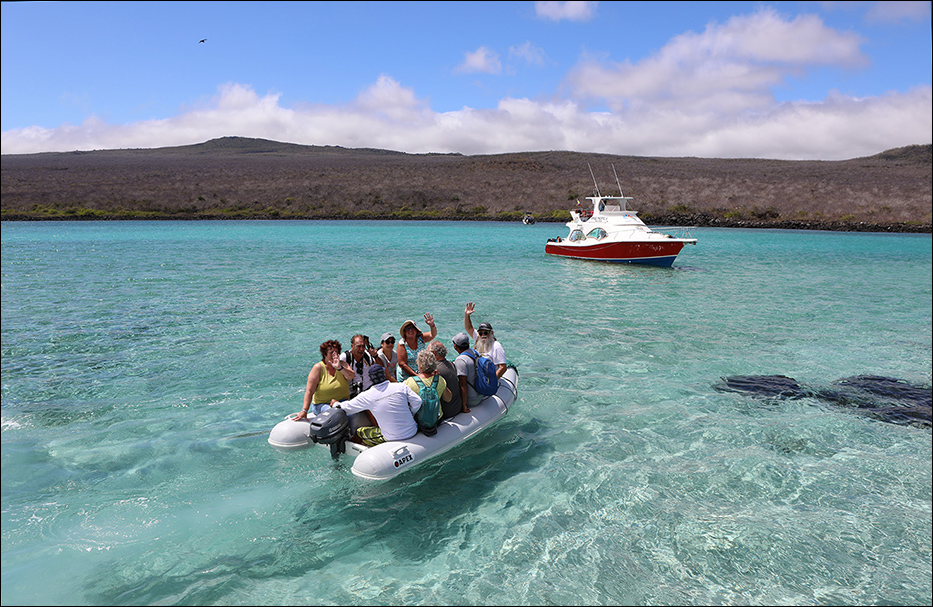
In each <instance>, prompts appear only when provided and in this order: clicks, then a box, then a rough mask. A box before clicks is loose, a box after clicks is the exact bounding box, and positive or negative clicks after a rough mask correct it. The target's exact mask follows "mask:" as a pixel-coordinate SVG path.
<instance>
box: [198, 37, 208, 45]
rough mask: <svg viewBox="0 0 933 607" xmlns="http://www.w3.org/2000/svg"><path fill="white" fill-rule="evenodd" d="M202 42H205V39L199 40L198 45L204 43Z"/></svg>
mask: <svg viewBox="0 0 933 607" xmlns="http://www.w3.org/2000/svg"><path fill="white" fill-rule="evenodd" d="M204 42H207V38H201V41H200V42H198V44H201V43H204Z"/></svg>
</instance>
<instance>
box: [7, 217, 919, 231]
mask: <svg viewBox="0 0 933 607" xmlns="http://www.w3.org/2000/svg"><path fill="white" fill-rule="evenodd" d="M642 219H643V220H644V222H645V223H646V224H647V225H649V226H655V227H664V226H689V227H696V228H745V229H759V230H815V231H827V232H888V233H892V234H896V233H901V234H931V233H933V229H931V228H933V226H931V225H930V224H914V223H870V222H864V221H850V222H846V221H818V220H797V221H792V220H774V219H730V218H724V217H717V216H713V215H707V214H705V213H693V214H687V215H683V214H672V215H646V216H644V217H642ZM276 220H290V221H345V220H356V221H406V220H407V221H497V222H502V223H512V222H516V223H517V222H519V221H520V220H518V221H517V220H515V219H514V218H509V219H502V218H496V217H473V218H465V217H462V216H456V217H444V216H430V217H416V216H412V217H395V216H383V217H380V216H368V217H365V218H364V217H348V216H345V215H335V216H313V217H295V216H291V217H283V216H281V215H273V214H263V213H257V214H251V215H250V216H238V217H231V216H229V215H211V214H199V215H178V214H173V215H162V216H160V215H151V216H146V217H136V216H134V217H129V216H122V215H106V214H87V215H73V216H54V217H42V216H34V215H29V214H24V213H5V214H4V215H3V221H276ZM568 221H569V219H568ZM537 222H538V223H559V224H562V223H564V221H563V220H554V219H549V218H544V219H537Z"/></svg>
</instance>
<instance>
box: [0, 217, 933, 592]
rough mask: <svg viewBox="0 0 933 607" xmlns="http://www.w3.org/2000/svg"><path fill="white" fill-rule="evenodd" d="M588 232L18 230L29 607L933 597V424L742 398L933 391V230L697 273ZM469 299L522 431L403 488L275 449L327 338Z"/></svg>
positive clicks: (17, 510)
mask: <svg viewBox="0 0 933 607" xmlns="http://www.w3.org/2000/svg"><path fill="white" fill-rule="evenodd" d="M558 235H561V236H562V235H564V227H563V226H562V225H558V224H538V225H534V226H525V225H522V224H520V223H518V222H516V223H514V224H496V223H452V222H451V223H448V222H334V221H330V222H61V223H59V222H42V223H10V222H5V223H4V224H3V229H2V247H3V248H2V450H3V453H2V466H3V468H2V488H3V498H2V501H3V504H2V602H3V604H5V605H6V604H11V605H13V604H106V605H110V604H244V605H263V604H300V603H314V604H337V605H346V604H363V603H365V604H404V603H410V604H489V605H503V604H505V605H509V604H552V605H558V604H559V605H569V604H678V605H680V604H686V605H690V604H739V605H756V604H868V603H873V604H878V603H895V604H930V602H931V600H930V599H931V527H933V526H931V491H933V485H931V432H930V431H929V430H928V429H927V430H924V429H920V428H915V427H909V426H901V425H895V424H889V423H884V422H881V421H878V420H876V419H872V418H870V417H866V416H862V415H857V414H856V413H855V412H853V411H852V410H851V409H845V408H840V407H835V406H832V405H829V404H827V403H825V402H821V401H817V400H814V399H800V400H790V401H775V400H761V399H754V398H751V397H749V396H746V395H741V394H733V393H722V392H718V391H716V390H715V389H714V388H713V386H714V384H716V383H717V381H718V380H719V379H720V377H722V376H726V375H739V374H763V375H774V374H783V375H788V376H790V377H793V378H796V379H797V380H798V381H799V382H800V383H801V384H805V385H808V386H815V387H825V386H829V385H831V384H832V382H833V381H835V380H838V379H841V378H845V377H850V376H853V375H857V374H874V375H885V376H890V377H897V378H901V379H905V380H908V381H910V382H912V383H915V384H923V385H929V384H930V382H931V350H933V348H931V333H933V326H931V324H933V321H931V295H933V287H931V283H933V272H931V268H933V259H931V257H933V256H931V238H930V236H929V235H888V234H855V233H853V234H850V233H827V232H797V231H767V230H715V229H702V230H699V231H698V232H697V234H696V235H697V237H698V238H699V244H698V245H697V246H695V247H687V248H686V249H685V250H684V251H683V253H682V254H681V255H680V257H679V258H678V260H677V262H676V263H675V266H674V267H673V268H670V269H665V268H651V267H638V266H616V265H607V264H600V263H596V262H583V261H577V260H565V259H559V258H552V257H549V256H546V255H545V254H544V252H543V251H544V243H545V241H546V240H547V238H549V237H553V236H558ZM468 301H473V302H475V303H476V307H477V312H476V314H475V316H474V320H475V321H477V322H481V321H489V322H491V323H492V325H493V326H494V327H495V329H496V334H497V336H498V337H499V339H500V340H501V342H502V343H503V346H504V347H505V349H506V352H507V354H508V357H509V360H510V361H511V362H513V363H514V364H515V365H516V366H517V367H518V370H519V399H518V401H517V403H516V405H515V406H514V407H513V408H512V409H511V411H510V413H509V415H508V416H507V417H506V418H505V419H504V420H503V421H502V422H500V423H499V424H498V425H496V426H495V427H493V428H492V429H491V430H489V431H488V432H486V433H485V434H483V435H480V436H478V437H476V438H475V439H473V440H472V441H470V442H468V443H466V444H464V445H462V446H460V447H458V448H457V449H455V450H453V451H451V452H448V454H446V456H445V457H444V458H443V459H440V460H438V461H433V462H430V463H428V464H426V465H424V466H422V467H419V468H415V469H413V470H410V471H409V472H406V473H405V474H403V475H401V476H399V477H398V478H396V479H395V480H393V481H389V482H385V483H375V484H374V483H368V482H365V481H362V480H359V479H357V478H355V477H353V476H352V474H350V472H349V468H348V465H347V464H346V463H342V462H340V463H334V462H332V461H331V459H330V456H329V453H328V451H327V450H326V449H324V448H313V449H308V450H306V451H302V452H298V453H289V454H283V453H279V452H277V451H275V450H274V449H272V448H271V447H269V446H268V444H267V443H266V438H267V436H268V431H269V430H270V429H271V428H272V426H273V425H275V423H277V422H278V421H280V420H281V419H283V418H284V417H285V416H286V415H288V414H289V413H293V412H295V411H297V410H298V409H299V408H300V406H301V402H302V395H303V390H304V382H305V378H306V377H307V373H308V370H309V369H310V366H311V365H312V363H313V362H314V361H315V360H317V359H318V358H319V356H318V344H320V343H321V342H322V341H324V340H325V339H329V338H337V339H339V340H340V341H342V342H343V343H344V344H345V345H346V344H347V342H348V341H349V338H350V336H351V335H353V334H354V333H357V332H362V333H365V334H367V335H369V336H371V337H374V338H378V336H379V335H381V334H382V333H383V332H386V331H391V332H393V333H395V332H397V331H398V328H399V326H400V325H401V324H402V322H403V321H404V320H406V319H408V318H412V319H414V320H416V321H419V320H420V319H421V315H422V314H423V313H424V312H432V313H433V314H434V317H435V319H436V320H437V324H438V329H439V332H440V337H441V338H443V339H444V340H445V343H447V344H448V345H449V340H450V338H451V337H452V336H453V335H454V334H455V333H456V332H458V331H459V330H461V329H462V323H463V308H464V306H465V304H466V302H468ZM421 324H423V322H422V323H421Z"/></svg>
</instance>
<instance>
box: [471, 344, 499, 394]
mask: <svg viewBox="0 0 933 607" xmlns="http://www.w3.org/2000/svg"><path fill="white" fill-rule="evenodd" d="M464 354H466V355H467V356H469V357H470V358H472V359H473V360H474V361H475V362H476V385H475V386H473V389H474V390H476V392H477V394H482V395H483V396H492V395H493V394H495V393H496V392H498V391H499V377H498V376H497V375H496V365H495V364H493V362H492V360H490V359H489V358H487V357H485V356H480V354H479V352H477V351H476V348H470V349H469V350H467V351H465V352H464Z"/></svg>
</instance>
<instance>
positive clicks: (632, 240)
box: [544, 169, 697, 267]
mask: <svg viewBox="0 0 933 607" xmlns="http://www.w3.org/2000/svg"><path fill="white" fill-rule="evenodd" d="M613 170H614V169H613ZM594 181H595V180H594ZM621 190H622V188H621V187H620V188H619V191H620V195H619V196H602V195H600V194H599V189H598V188H597V191H596V196H589V197H587V198H586V200H589V201H590V202H591V203H592V205H593V206H592V208H591V209H590V208H588V207H586V206H585V205H580V202H579V201H577V208H575V209H571V210H570V217H571V220H570V221H569V222H567V227H568V228H570V234H569V235H568V236H567V237H565V238H551V239H549V240H548V241H547V244H546V245H545V247H544V252H545V253H547V254H548V255H559V256H561V257H573V258H576V259H591V260H594V261H609V262H613V263H638V264H648V265H654V266H664V267H670V266H671V265H672V264H673V263H674V259H675V258H676V257H677V255H678V254H679V253H680V250H681V249H683V248H684V245H688V244H696V243H697V240H696V238H692V237H691V236H690V235H691V232H692V230H693V228H666V229H664V230H652V229H651V228H649V227H648V226H646V225H645V223H644V222H643V221H642V220H641V219H640V218H639V217H638V213H637V212H636V211H631V210H629V209H628V208H627V203H628V201H630V200H633V199H632V198H631V197H629V196H622V195H621Z"/></svg>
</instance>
